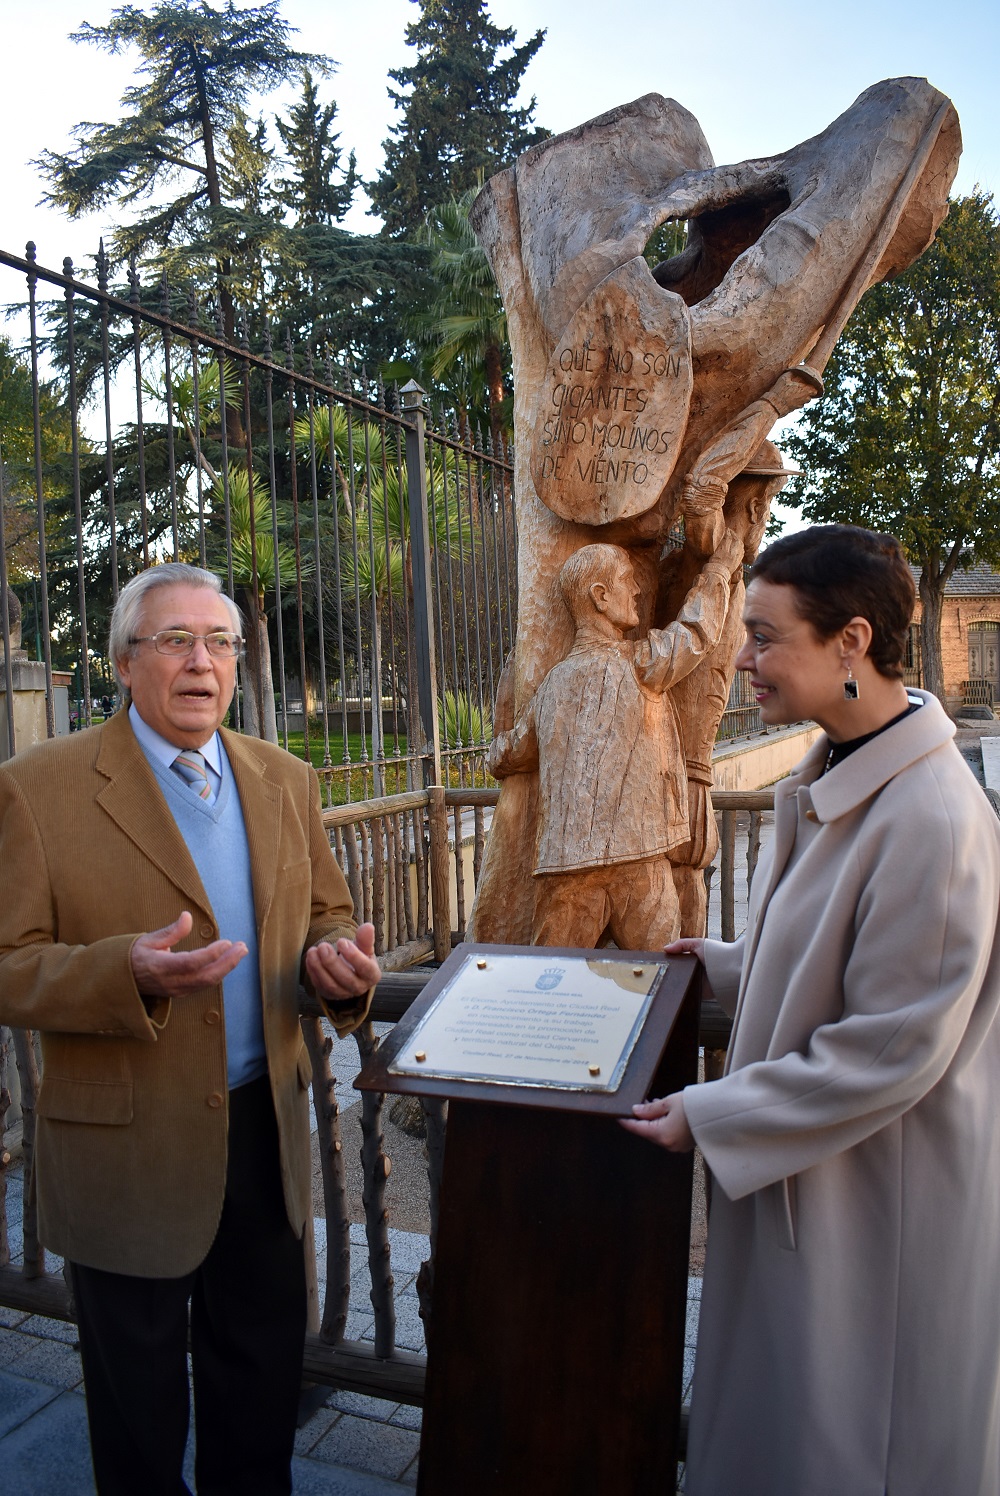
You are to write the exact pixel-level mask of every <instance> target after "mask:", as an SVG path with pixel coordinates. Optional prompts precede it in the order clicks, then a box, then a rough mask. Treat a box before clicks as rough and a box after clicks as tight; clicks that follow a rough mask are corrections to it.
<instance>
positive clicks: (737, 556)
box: [712, 529, 743, 574]
mask: <svg viewBox="0 0 1000 1496" xmlns="http://www.w3.org/2000/svg"><path fill="white" fill-rule="evenodd" d="M712 560H713V561H715V562H718V563H719V564H720V565H721V566H724V567H725V568H726V570H727V571H728V572H730V573H731V574H734V573H735V572H736V570H737V568H738V567H739V565H740V564H741V562H742V560H743V541H742V540H741V539H740V537H739V536H738V535H737V533H736V531H735V530H733V529H727V530H726V533H725V534H724V535H723V537H722V540H721V541H720V542H719V544H718V545H717V546H716V548H715V551H714V552H713V554H712Z"/></svg>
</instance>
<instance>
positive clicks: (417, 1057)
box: [413, 1049, 427, 1061]
mask: <svg viewBox="0 0 1000 1496" xmlns="http://www.w3.org/2000/svg"><path fill="white" fill-rule="evenodd" d="M413 1058H414V1059H415V1060H417V1061H423V1060H426V1058H427V1055H426V1054H425V1052H424V1051H423V1050H422V1049H418V1050H417V1052H416V1054H415V1055H414V1056H413Z"/></svg>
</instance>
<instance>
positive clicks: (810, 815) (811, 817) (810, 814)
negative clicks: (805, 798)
mask: <svg viewBox="0 0 1000 1496" xmlns="http://www.w3.org/2000/svg"><path fill="white" fill-rule="evenodd" d="M806 820H807V821H818V820H819V816H818V815H817V814H816V812H815V811H814V810H807V811H806Z"/></svg>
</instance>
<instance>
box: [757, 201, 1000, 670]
mask: <svg viewBox="0 0 1000 1496" xmlns="http://www.w3.org/2000/svg"><path fill="white" fill-rule="evenodd" d="M824 378H825V380H826V395H825V396H824V397H823V398H822V399H820V400H817V401H816V402H815V403H814V404H812V405H809V406H807V407H806V409H805V411H804V412H803V414H802V416H801V418H800V421H799V426H798V430H797V432H796V433H794V434H793V435H792V436H790V437H787V438H785V445H786V446H787V447H788V449H789V451H790V452H791V454H792V455H793V456H794V457H796V458H797V459H798V460H799V462H801V464H802V466H803V467H804V468H805V470H806V474H805V478H804V480H803V481H802V482H801V484H800V485H798V486H797V491H796V490H793V492H792V493H791V494H789V495H787V496H783V497H782V502H783V503H788V504H792V505H797V506H799V507H801V508H802V510H803V512H804V513H805V514H806V516H807V517H808V518H809V519H811V520H817V521H831V520H842V521H849V522H852V523H855V524H860V525H866V526H868V527H869V528H872V529H876V530H885V531H890V532H892V533H893V534H895V535H897V536H898V537H899V539H900V540H901V541H902V542H903V544H904V546H905V547H906V550H907V554H908V556H909V558H910V560H911V561H912V562H913V563H914V564H915V565H917V566H919V567H921V568H922V574H921V580H920V592H921V598H922V601H923V604H924V624H925V628H924V636H923V659H924V667H925V672H926V681H925V683H926V684H928V686H929V689H931V690H940V689H941V685H940V683H941V661H940V637H939V635H938V633H937V627H938V622H939V609H940V599H941V596H942V593H943V589H944V587H945V585H946V583H947V582H948V580H949V579H950V577H951V576H952V575H953V573H954V571H955V569H956V568H957V567H959V566H961V565H962V564H964V563H967V562H969V561H971V560H972V559H973V558H976V559H979V560H982V561H986V562H989V563H992V564H997V563H1000V223H998V220H997V215H996V212H995V210H994V207H993V201H992V198H991V197H990V196H989V195H988V194H986V193H983V192H978V191H977V192H974V193H973V194H972V195H971V196H969V197H965V198H960V199H958V200H956V201H954V202H953V203H952V206H951V212H950V213H949V216H948V218H947V219H946V220H945V222H944V224H943V225H942V227H941V229H940V231H939V233H938V237H937V239H936V241H935V243H934V244H933V245H932V247H931V248H930V249H929V250H928V251H927V252H926V254H924V255H923V256H922V257H921V258H920V259H919V260H918V261H917V263H916V264H915V265H914V266H912V267H911V268H910V269H909V270H908V271H907V272H906V273H905V274H904V275H901V276H900V277H899V278H898V279H897V280H894V281H891V282H888V283H886V284H883V285H881V286H877V287H875V288H874V289H873V290H871V291H869V292H868V293H867V295H866V296H865V297H864V299H863V300H862V302H861V304H860V306H859V307H858V309H857V311H855V313H854V315H853V316H852V317H851V320H850V321H849V323H848V324H847V327H846V329H845V331H844V333H843V334H842V335H841V338H840V341H839V342H838V344H837V346H836V348H835V350H834V353H833V357H832V358H831V360H830V362H829V364H828V365H827V368H826V371H825V374H824Z"/></svg>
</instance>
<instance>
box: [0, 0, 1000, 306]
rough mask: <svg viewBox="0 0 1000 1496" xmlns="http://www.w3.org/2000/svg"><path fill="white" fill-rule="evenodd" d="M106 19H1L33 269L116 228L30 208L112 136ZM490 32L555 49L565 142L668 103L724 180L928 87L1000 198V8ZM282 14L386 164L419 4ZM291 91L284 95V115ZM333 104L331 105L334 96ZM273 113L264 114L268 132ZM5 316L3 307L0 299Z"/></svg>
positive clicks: (91, 13) (43, 15) (379, 2)
mask: <svg viewBox="0 0 1000 1496" xmlns="http://www.w3.org/2000/svg"><path fill="white" fill-rule="evenodd" d="M111 9H112V6H111V5H110V4H101V3H99V0H35V3H34V4H32V5H19V6H14V5H8V6H7V7H6V8H5V15H4V23H3V33H2V47H3V53H2V55H3V63H4V68H3V74H4V85H3V89H2V91H0V139H2V140H3V141H4V142H5V145H4V153H3V162H2V166H0V189H2V190H0V247H2V248H4V249H7V250H9V251H12V252H13V253H16V254H20V253H23V246H24V243H25V241H26V240H27V239H29V238H31V239H34V240H35V241H36V243H37V245H38V258H39V261H40V263H42V264H45V265H50V266H54V267H56V268H58V267H60V266H61V262H62V259H63V257H64V256H65V255H67V254H68V255H71V256H72V257H73V258H74V260H75V261H76V263H77V264H78V265H79V264H81V263H86V257H87V256H89V255H90V254H92V253H93V252H94V251H95V250H96V247H97V240H98V238H99V236H100V234H101V232H102V231H106V230H107V229H108V228H109V227H110V219H106V220H105V221H103V222H102V221H101V219H100V218H93V219H90V220H84V221H82V222H78V223H73V224H70V223H67V222H66V221H65V220H63V219H62V218H61V216H60V215H59V214H57V213H55V212H53V211H52V210H50V209H45V208H39V207H38V206H37V203H38V200H39V198H40V197H41V195H42V190H43V185H42V184H41V183H40V181H39V179H38V175H37V171H36V169H35V168H33V167H32V166H31V165H30V160H31V158H32V157H33V156H35V155H37V154H38V152H39V151H40V150H41V149H43V148H48V149H53V150H65V149H66V148H67V147H68V145H69V144H70V138H71V131H72V128H73V126H74V125H75V124H77V123H78V122H80V121H81V120H94V121H97V120H106V119H113V118H114V116H115V111H116V108H117V105H118V101H119V99H120V96H121V93H122V91H123V89H124V88H125V87H126V86H127V84H128V83H129V81H130V77H131V67H130V64H129V60H128V58H127V57H108V56H106V55H105V54H104V53H103V52H100V51H98V50H97V49H96V48H95V47H93V46H85V45H80V44H75V43H73V42H70V41H69V40H68V33H69V32H70V31H72V30H74V29H76V27H78V26H79V24H80V23H81V22H82V21H84V20H87V21H90V22H91V23H92V24H94V25H99V24H101V23H102V22H104V21H105V20H107V18H108V16H109V15H110V12H111ZM489 10H490V14H491V16H492V18H493V20H494V22H495V23H496V24H497V25H499V26H511V27H513V28H514V29H515V30H516V32H517V35H518V40H519V41H524V40H527V38H528V37H529V36H531V35H532V34H533V33H534V32H535V31H536V30H538V29H539V28H544V29H545V30H546V31H547V36H546V40H545V44H544V46H543V47H542V48H541V51H540V52H539V53H538V54H537V56H536V57H535V59H534V61H533V62H532V63H531V65H530V67H529V68H528V71H527V73H526V76H525V87H524V93H525V95H526V96H528V97H530V95H531V94H534V95H535V97H536V99H537V111H536V120H537V122H538V123H539V124H542V125H545V126H546V127H547V128H548V129H550V130H552V131H553V132H557V131H560V130H565V129H569V128H571V127H572V126H574V125H577V124H580V123H582V122H583V121H584V120H587V119H591V118H593V117H594V116H595V115H597V114H601V113H603V112H604V111H605V110H607V109H610V108H613V107H614V106H615V105H618V104H624V103H627V102H628V101H629V100H631V99H635V98H638V97H639V96H640V95H642V94H645V93H649V92H653V91H655V92H659V93H662V94H665V95H667V96H669V97H672V98H674V99H676V100H677V101H678V102H679V103H681V104H683V105H684V106H685V107H686V108H688V109H690V110H691V111H692V112H693V113H694V114H695V115H696V116H697V118H698V120H699V122H700V123H701V126H702V129H703V130H704V132H705V135H706V136H707V138H708V141H709V144H710V146H711V147H712V151H713V153H714V156H715V159H716V161H717V162H718V163H720V164H722V163H725V162H730V161H739V160H745V159H748V158H751V157H754V156H763V155H770V154H773V153H775V152H778V151H781V150H785V149H787V148H788V147H790V146H792V145H795V144H797V143H798V142H800V141H802V140H806V139H808V138H809V137H810V136H811V135H814V134H816V133H817V132H818V131H819V130H821V129H823V128H824V127H825V126H826V125H828V124H829V123H830V122H831V120H833V119H835V118H836V116H837V115H838V114H840V113H841V112H842V111H843V110H844V109H846V108H847V107H848V106H849V105H850V104H851V103H852V101H853V100H854V99H855V98H856V97H857V95H858V94H859V93H861V92H862V90H863V89H865V88H867V87H868V86H869V85H871V84H872V83H875V82H877V81H878V80H879V79H881V78H888V77H897V76H901V75H903V74H916V75H919V76H922V77H927V78H929V79H930V81H931V82H932V83H933V84H935V86H936V87H938V88H940V89H941V90H942V91H943V92H944V93H946V94H948V95H949V96H950V98H951V99H952V100H953V102H954V104H955V106H956V108H957V110H958V114H959V117H960V119H961V121H962V127H963V135H964V140H965V152H964V155H963V158H962V164H961V166H960V169H959V175H958V179H957V182H956V186H955V190H956V191H958V192H968V191H970V190H971V189H972V187H973V186H974V185H976V184H977V183H978V184H979V185H980V186H982V187H985V188H987V189H988V190H990V191H996V189H997V188H998V187H1000V108H998V105H997V98H998V92H1000V90H998V86H997V78H998V75H1000V6H998V5H997V4H996V3H995V0H992V3H987V0H952V4H951V5H949V6H945V5H942V4H941V3H940V0H936V3H934V4H930V3H926V0H868V3H861V0H832V3H828V4H826V5H816V4H812V5H809V4H803V0H769V3H768V4H767V5H766V6H764V7H761V8H757V7H753V6H750V5H748V4H745V3H744V4H742V5H737V4H736V3H735V0H701V3H700V4H694V5H692V4H690V0H686V3H685V4H683V5H680V4H678V3H677V0H652V3H651V4H649V5H646V6H642V7H640V6H639V5H638V4H636V3H635V0H619V3H617V4H608V3H605V0H544V3H543V0H491V3H490V5H489ZM282 14H283V15H284V17H285V18H286V20H287V21H288V22H289V23H290V24H291V25H293V26H295V27H297V28H298V33H297V35H296V36H295V37H294V38H292V42H293V45H296V46H298V47H300V48H302V49H303V50H306V51H311V52H322V53H326V54H328V55H330V56H332V57H333V58H334V59H335V60H336V62H337V63H338V68H337V72H336V74H335V75H334V77H333V78H332V80H330V82H329V83H328V84H327V89H328V90H331V91H332V93H333V96H334V97H335V98H336V100H337V102H338V106H339V125H340V132H341V143H342V144H343V145H344V146H345V147H346V148H347V149H351V148H354V149H355V150H356V151H357V155H358V164H359V168H360V170H361V173H362V176H367V177H371V176H373V175H374V174H375V173H376V172H377V171H378V169H379V167H380V165H381V160H382V141H383V140H384V139H385V137H386V134H387V131H388V127H389V125H390V124H391V123H392V121H393V119H394V117H395V116H394V112H393V108H392V105H391V102H390V100H389V98H388V96H387V92H386V85H387V71H388V69H389V68H390V67H398V66H401V65H403V66H405V65H406V64H407V63H408V62H409V61H412V59H413V57H414V55H415V54H414V51H413V49H412V48H408V47H407V46H406V44H405V28H406V25H407V23H408V22H409V21H411V20H413V19H415V18H416V16H417V14H418V10H417V7H416V5H415V4H414V3H413V0H367V3H365V4H359V3H358V0H349V3H348V0H285V3H284V4H283V6H282ZM293 92H294V91H287V92H286V95H285V98H286V100H288V99H290V98H291V97H292V96H293ZM326 96H328V95H326ZM280 104H281V96H280V95H272V96H270V98H269V99H268V100H266V101H262V103H261V105H260V107H261V108H262V109H263V111H264V112H265V114H268V115H270V114H273V113H274V112H275V110H276V109H278V108H279V107H280ZM366 206H367V205H366V203H365V202H363V201H362V202H361V203H359V204H358V205H357V206H356V208H355V210H354V213H353V216H352V218H351V220H350V222H349V226H350V227H351V228H353V229H355V230H356V231H358V232H362V233H366V232H371V231H373V230H374V229H375V228H376V227H377V220H375V219H374V218H372V217H371V216H369V215H368V214H367V212H366ZM0 299H6V298H4V297H3V296H2V295H0Z"/></svg>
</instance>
